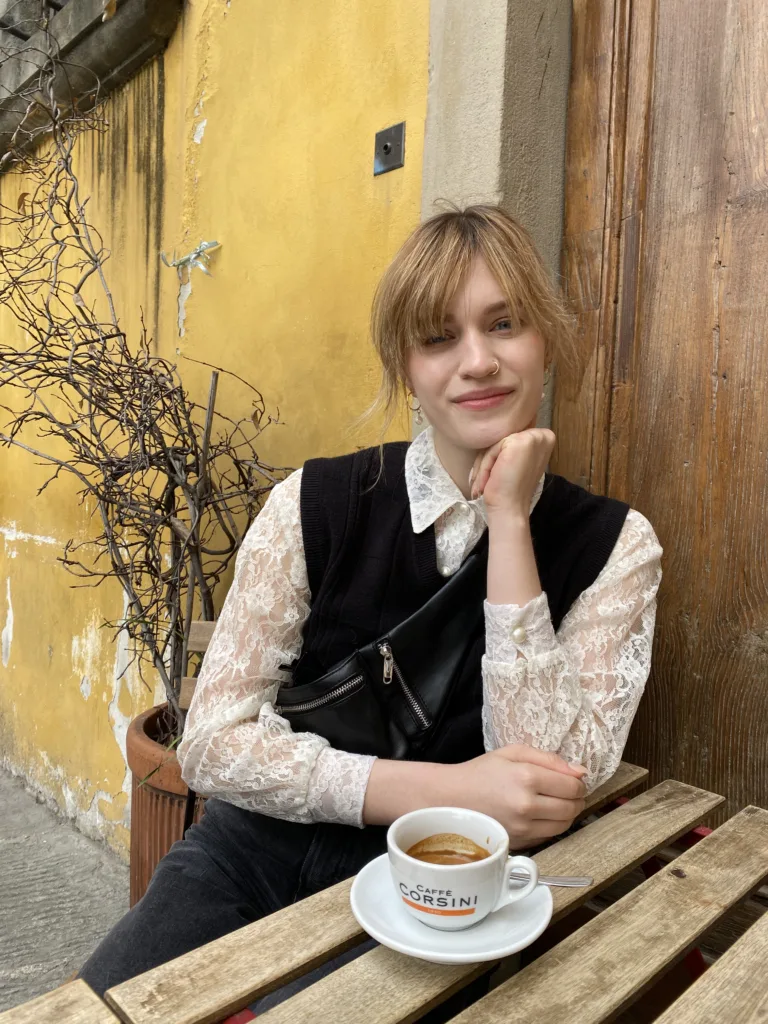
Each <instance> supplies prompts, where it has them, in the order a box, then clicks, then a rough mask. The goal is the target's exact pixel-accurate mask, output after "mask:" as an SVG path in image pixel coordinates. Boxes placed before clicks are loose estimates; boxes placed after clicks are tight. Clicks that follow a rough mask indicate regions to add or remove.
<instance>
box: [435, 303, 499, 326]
mask: <svg viewBox="0 0 768 1024" xmlns="http://www.w3.org/2000/svg"><path fill="white" fill-rule="evenodd" d="M508 312H509V303H508V302H507V300H506V299H502V300H501V302H493V303H492V304H491V305H490V306H486V307H485V309H484V310H483V316H492V315H493V314H494V313H508ZM455 319H456V317H455V316H454V315H453V314H452V313H446V316H445V322H446V323H453V321H454V320H455Z"/></svg>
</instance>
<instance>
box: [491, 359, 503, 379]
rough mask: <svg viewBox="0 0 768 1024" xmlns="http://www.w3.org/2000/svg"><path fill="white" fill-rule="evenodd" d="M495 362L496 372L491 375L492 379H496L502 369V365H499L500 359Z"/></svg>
mask: <svg viewBox="0 0 768 1024" xmlns="http://www.w3.org/2000/svg"><path fill="white" fill-rule="evenodd" d="M493 361H494V363H495V364H496V369H495V370H494V371H493V373H492V374H491V377H495V376H496V374H497V373H498V372H499V370H500V369H501V364H500V363H499V361H498V359H494V360H493Z"/></svg>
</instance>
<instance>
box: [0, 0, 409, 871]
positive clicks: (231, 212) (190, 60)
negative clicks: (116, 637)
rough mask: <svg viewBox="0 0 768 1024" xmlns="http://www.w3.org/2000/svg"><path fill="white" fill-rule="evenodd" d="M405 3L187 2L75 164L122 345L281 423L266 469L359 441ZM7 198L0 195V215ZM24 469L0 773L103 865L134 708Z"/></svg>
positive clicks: (399, 111) (10, 513) (98, 596)
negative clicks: (381, 158)
mask: <svg viewBox="0 0 768 1024" xmlns="http://www.w3.org/2000/svg"><path fill="white" fill-rule="evenodd" d="M428 7H429V4H428V0H416V2H413V0H367V2H366V3H364V4H361V3H360V2H359V0H325V2H324V3H321V4H310V3H308V2H307V0H281V3H279V4H275V3H274V2H273V0H188V2H187V4H185V8H184V15H183V19H182V22H181V23H180V25H179V27H178V29H177V31H176V34H175V35H174V37H173V39H172V40H171V43H170V45H169V47H168V50H167V51H166V53H165V55H164V57H163V58H162V59H160V60H157V61H154V62H152V63H151V64H150V65H148V66H147V67H145V68H144V69H143V70H142V71H141V72H140V73H139V74H138V75H137V76H136V78H135V79H133V80H132V81H131V82H130V83H129V85H128V86H127V87H126V88H124V89H122V90H121V91H120V92H119V93H117V94H114V95H113V96H112V97H111V98H110V99H109V101H108V103H107V111H106V114H107V118H108V120H109V122H110V131H109V132H108V133H107V134H106V135H104V136H94V137H92V138H91V139H89V140H88V142H87V144H86V145H84V146H82V147H81V150H80V153H79V156H78V163H79V172H80V178H81V183H82V186H83V192H84V194H91V195H92V196H93V200H92V204H91V219H92V221H93V222H94V223H95V224H96V225H98V226H99V227H100V228H101V229H102V233H103V234H104V236H105V240H106V243H107V244H108V245H109V246H110V247H111V249H112V252H113V255H112V259H111V260H110V262H109V264H108V267H107V276H108V278H109V281H110V283H111V285H112V287H113V290H114V293H115V297H116V303H117V308H118V311H119V315H120V317H121V321H122V323H123V325H124V326H125V327H126V329H127V330H128V332H129V336H133V337H135V336H136V331H137V328H138V324H139V311H140V310H141V309H143V311H144V316H145V320H146V322H147V325H148V329H149V332H150V334H151V335H152V336H153V338H154V339H155V341H154V345H155V350H156V351H159V353H160V354H162V355H165V356H170V357H173V358H176V356H178V357H179V359H180V369H181V372H182V375H183V377H184V380H185V382H186V383H187V385H188V387H189V388H190V389H191V391H192V393H193V395H195V396H196V397H197V398H198V399H199V400H200V401H204V398H205V394H206V392H207V382H208V373H209V371H207V370H205V369H204V368H202V367H199V366H196V365H195V364H191V363H188V364H185V363H184V360H183V359H181V358H180V357H181V356H184V355H188V356H191V357H193V358H196V359H203V360H208V361H211V362H214V363H217V364H219V365H221V366H223V367H228V368H231V369H233V370H235V371H236V372H238V373H239V374H242V375H243V376H244V377H246V378H247V379H249V380H250V381H251V382H253V383H254V384H255V385H256V386H257V387H259V388H260V390H261V391H262V392H263V394H264V396H265V399H266V402H267V407H268V409H269V410H270V411H272V412H274V411H276V409H277V408H278V407H279V412H280V419H281V420H282V422H283V425H282V426H274V427H270V428H269V430H268V431H267V432H266V433H265V434H264V435H263V438H262V440H263V444H262V446H261V452H260V453H261V455H262V456H263V458H265V459H266V460H267V461H270V462H272V463H273V464H275V465H291V466H297V465H300V464H301V463H302V462H303V460H304V459H306V458H308V457H310V456H313V455H319V454H337V453H340V452H342V451H344V450H349V449H351V448H353V447H354V446H356V445H360V444H365V443H370V442H372V441H373V440H375V438H376V428H375V425H373V426H371V427H369V428H368V429H367V432H365V433H363V434H357V435H351V434H350V433H349V427H350V425H351V424H352V422H353V420H354V419H355V418H356V417H357V415H358V414H359V413H360V412H362V410H363V409H364V408H365V407H366V405H367V404H368V403H369V402H370V400H371V398H372V397H373V395H374V393H375V390H376V383H377V370H376V365H375V361H374V357H373V353H372V351H371V350H370V348H369V346H368V343H367V317H368V310H369V306H370V300H371V295H372V291H373V288H374V286H375V282H376V280H377V279H378V276H379V275H380V273H381V271H382V269H383V268H384V266H385V265H386V263H387V261H388V260H389V259H390V258H391V256H392V254H393V253H394V251H395V250H396V248H397V247H398V245H399V244H400V242H401V241H402V240H403V238H404V237H405V236H406V234H407V233H408V231H409V230H410V229H411V228H412V227H413V226H414V225H415V224H416V223H417V222H418V219H419V198H420V189H421V159H422V143H423V133H424V121H425V114H426V90H427V61H428V20H429V11H428ZM401 120H405V121H406V122H407V138H406V165H405V167H404V168H403V169H402V170H398V171H394V172H392V173H389V174H386V175H382V176H380V177H378V178H374V177H373V175H372V162H373V141H374V133H375V132H376V131H377V130H379V129H381V128H383V127H386V126H388V125H390V124H393V123H396V122H398V121H401ZM17 188H18V182H17V181H14V179H13V177H12V176H6V177H5V178H2V179H0V199H2V201H3V202H6V203H8V202H10V203H13V202H14V199H15V192H14V190H15V189H17ZM9 192H10V193H11V194H10V195H9ZM201 239H206V240H209V239H216V240H217V241H219V242H221V244H222V248H221V250H220V251H219V252H218V253H217V254H216V255H215V256H214V258H213V261H212V264H211V270H212V273H213V276H212V277H211V278H207V277H205V276H203V275H202V274H201V273H200V272H199V271H194V272H193V275H192V278H191V284H192V290H191V293H190V294H189V295H188V296H187V297H186V300H185V302H184V303H183V313H184V319H183V324H182V326H183V336H180V333H179V321H180V307H179V290H180V283H179V280H178V278H177V275H176V272H175V271H174V270H170V269H166V268H165V267H163V266H162V265H161V264H160V261H159V258H158V253H159V250H161V249H163V250H165V251H166V253H168V254H169V255H170V254H171V253H172V252H173V250H174V249H175V250H176V253H177V255H181V254H183V253H186V252H188V251H189V250H190V249H192V248H194V247H195V246H196V245H197V244H198V243H199V242H200V241H201ZM3 326H4V327H5V328H6V329H7V321H4V322H3ZM248 401H249V400H248V395H247V392H246V391H245V390H244V389H243V388H242V387H241V386H239V385H237V386H235V385H233V384H231V383H227V382H226V381H224V382H222V387H221V388H220V400H219V405H220V408H222V409H223V410H225V411H226V412H227V413H229V414H230V415H232V416H235V417H239V416H241V415H247V414H248V412H249V405H248ZM0 415H1V414H0ZM406 430H407V425H406V422H405V419H403V421H402V422H401V423H400V425H399V429H398V431H397V432H396V435H393V436H405V434H406ZM45 475H46V474H45V471H44V470H42V469H40V468H38V467H35V466H34V465H33V461H32V459H31V458H30V457H29V456H28V455H26V454H25V453H23V452H18V451H14V450H11V451H9V450H7V449H0V480H1V481H2V487H0V536H2V539H3V543H2V544H0V628H1V629H2V661H0V758H2V760H3V762H4V763H5V764H6V765H8V766H10V767H11V768H12V769H13V770H14V771H18V772H20V773H22V774H23V775H24V776H26V778H27V779H28V780H29V782H30V783H31V785H32V786H33V787H34V788H36V789H37V790H38V791H39V792H40V793H41V794H42V795H43V796H45V797H46V798H47V799H50V800H52V801H54V802H55V803H56V804H57V805H58V806H59V807H61V808H63V809H64V810H65V811H66V813H67V814H68V815H70V816H71V817H73V818H76V819H77V820H78V823H79V824H80V826H81V827H82V828H83V829H84V830H86V831H90V832H92V833H94V834H100V835H102V836H104V837H105V838H106V839H107V841H108V842H109V843H110V844H111V845H112V846H113V847H114V848H116V849H118V850H119V851H121V852H125V851H126V850H127V842H128V832H127V825H128V814H127V812H128V794H129V782H130V780H129V776H128V774H127V772H126V767H125V761H124V754H123V750H124V734H125V729H126V727H127V724H128V722H129V721H130V719H131V718H132V717H133V716H134V715H136V714H137V713H138V712H139V711H141V710H143V709H144V708H145V707H147V706H148V705H149V704H150V703H152V702H153V700H154V697H155V696H156V695H154V694H152V693H150V692H149V691H148V690H147V689H146V688H145V687H144V686H142V684H141V682H140V680H138V679H137V677H136V675H135V673H133V672H128V673H127V674H126V675H124V676H123V678H122V680H118V679H117V677H118V675H119V674H120V672H121V671H122V669H123V668H124V666H125V659H126V651H125V649H124V647H123V646H122V645H121V644H116V643H115V642H114V641H113V637H112V636H111V634H109V633H108V632H107V631H105V630H103V629H101V628H100V623H101V622H102V621H103V620H104V619H105V618H116V617H119V615H120V610H121V608H122V598H121V595H120V593H119V590H118V589H117V588H116V587H111V588H109V587H104V588H100V589H99V590H92V589H77V590H73V589H71V584H72V583H73V582H74V581H73V580H72V578H71V577H69V576H68V575H67V573H66V572H65V570H64V569H63V568H62V567H61V566H59V565H58V564H57V562H56V559H57V556H58V555H59V554H60V553H61V551H62V548H63V545H64V543H65V541H66V540H67V539H68V538H69V537H75V538H78V539H82V538H87V536H88V530H89V526H88V519H87V510H83V509H81V508H80V507H78V505H77V499H76V497H75V494H74V488H73V486H72V485H71V484H70V483H68V482H64V483H58V484H54V485H52V487H51V488H50V489H49V490H47V491H45V492H44V493H43V494H42V495H41V496H39V497H36V496H35V491H36V488H37V487H38V486H39V485H40V483H41V482H42V481H43V480H44V479H45ZM219 600H221V594H220V595H219Z"/></svg>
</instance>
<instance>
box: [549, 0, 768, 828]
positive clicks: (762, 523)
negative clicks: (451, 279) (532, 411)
mask: <svg viewBox="0 0 768 1024" xmlns="http://www.w3.org/2000/svg"><path fill="white" fill-rule="evenodd" d="M598 9H599V10H598ZM622 19H623V20H622ZM585 20H587V21H590V22H591V23H595V22H600V23H601V24H602V25H603V26H605V25H607V24H608V22H609V21H610V22H611V23H612V26H613V32H612V35H611V37H610V45H609V47H608V49H609V50H610V61H611V66H612V71H611V75H610V82H611V86H610V98H609V101H608V111H609V122H608V123H609V130H608V131H607V137H606V133H603V134H600V133H593V135H592V137H591V139H590V145H591V146H593V149H592V150H591V151H589V150H585V149H584V147H583V146H581V148H579V145H577V144H576V141H575V140H573V144H571V142H572V140H571V135H572V134H573V133H574V132H576V131H579V130H580V125H582V124H583V122H584V120H585V118H586V117H587V116H588V115H589V116H595V114H596V113H599V114H601V115H602V114H604V113H605V110H606V100H605V86H604V81H605V78H606V72H605V68H604V67H602V66H601V67H600V72H599V83H598V84H601V85H602V91H601V89H600V88H598V86H597V85H596V86H595V87H594V88H593V89H592V90H590V89H588V88H585V87H584V85H583V84H581V85H580V86H579V89H578V90H577V91H576V92H574V93H573V94H572V96H571V105H570V108H569V110H570V120H569V146H568V159H569V160H570V159H571V158H572V157H573V158H578V160H580V161H581V165H580V172H579V173H581V174H582V176H583V175H584V171H585V170H586V171H587V177H588V176H589V175H590V173H591V170H592V169H593V168H594V174H595V181H597V182H598V183H602V185H601V187H602V189H603V200H604V213H603V219H602V234H603V237H604V239H605V240H606V242H605V245H604V247H603V249H602V250H601V251H600V252H598V251H597V249H596V247H594V246H593V247H592V249H588V248H587V247H586V246H585V245H584V244H583V241H582V240H583V238H584V237H585V235H584V232H585V231H586V232H588V234H589V235H590V237H594V236H595V234H596V233H597V232H599V231H600V225H596V223H595V220H596V218H597V212H596V211H597V209H598V207H599V200H598V197H596V196H592V197H591V204H586V203H585V201H584V197H583V189H581V190H580V189H579V188H577V186H576V184H575V182H576V181H577V179H578V174H577V173H576V171H577V168H576V166H574V167H572V168H571V169H570V172H569V176H568V191H567V194H566V238H565V245H564V250H565V255H564V271H565V278H566V285H567V287H568V289H569V294H570V295H571V296H572V298H573V299H574V300H575V303H576V306H577V310H578V311H579V314H580V317H581V319H582V323H583V331H582V337H581V344H582V354H581V358H582V364H583V367H584V369H585V372H584V374H583V376H582V378H581V379H580V380H576V381H574V382H570V381H563V380H562V379H560V378H559V379H558V384H557V393H556V396H555V411H554V417H553V423H554V428H555V429H556V431H557V432H558V434H559V438H560V440H559V442H558V449H557V459H556V468H557V471H558V472H562V473H563V474H564V475H566V476H569V477H570V478H571V479H574V480H576V481H577V482H582V483H585V484H586V485H587V486H589V487H590V488H591V489H593V490H595V491H603V492H605V493H609V494H612V495H615V496H616V497H621V498H624V499H625V500H627V501H629V502H630V503H631V504H632V505H633V506H634V507H635V508H638V509H639V510H640V511H641V512H643V513H644V514H646V515H647V516H648V518H649V519H650V520H651V522H652V523H653V525H654V527H655V529H656V532H657V533H658V535H659V538H660V540H661V542H662V544H663V546H664V549H665V555H664V582H663V584H662V591H661V595H660V600H659V614H658V621H657V636H656V645H655V651H654V667H653V672H652V676H651V680H650V681H649V685H648V690H647V694H646V697H645V698H644V701H643V703H642V705H641V709H640V712H639V713H638V717H637V720H636V723H635V725H634V727H633V730H632V735H631V738H630V744H629V747H628V751H627V756H628V757H629V758H630V759H631V760H634V761H636V762H637V763H639V764H645V765H647V766H648V767H649V768H650V769H651V777H652V780H653V781H658V780H659V779H660V778H662V777H664V776H668V775H672V776H673V777H675V778H679V779H683V780H685V781H686V782H690V783H692V784H694V785H698V786H702V787H704V788H707V789H711V790H714V791H716V792H722V793H725V794H726V795H727V796H728V798H729V803H728V805H727V807H726V810H725V811H724V815H725V814H732V813H733V812H734V811H736V810H737V809H739V808H740V807H742V806H744V804H745V803H749V802H753V803H758V804H762V805H763V806H765V805H768V551H766V548H767V547H768V397H767V394H768V389H767V387H766V385H767V384H768V326H767V325H768V308H767V307H768V167H767V164H768V137H767V136H768V111H767V110H766V106H768V85H767V83H768V5H766V4H763V3H760V2H759V0H741V2H739V0H656V2H650V0H632V2H631V3H630V2H629V0H626V2H625V0H610V2H604V0H596V2H595V3H594V4H592V3H590V4H588V7H587V6H583V5H580V4H575V5H574V35H579V34H581V35H582V36H583V35H584V33H585V29H584V26H583V24H582V22H584V21H585ZM624 26H626V29H625V28H624ZM591 38H592V39H593V45H594V46H595V47H596V48H597V50H598V51H599V52H596V55H595V56H594V58H591V57H590V53H589V51H588V49H585V48H584V47H583V46H580V47H576V46H574V51H573V54H574V68H573V77H574V80H575V81H579V80H580V79H582V78H583V77H584V76H589V75H590V74H592V69H593V68H595V67H597V66H599V65H600V62H601V61H604V60H605V52H606V38H607V34H606V30H605V28H603V32H602V35H599V36H594V34H593V37H591ZM577 64H578V66H577ZM601 169H605V170H604V171H603V170H601ZM601 175H602V176H601ZM572 193H573V197H572ZM580 242H581V245H580V247H579V243H580ZM574 252H580V253H586V255H585V256H584V259H585V260H586V262H587V263H588V266H587V267H586V268H584V267H580V269H579V272H578V274H576V273H574V272H573V270H572V269H570V268H569V263H572V262H573V261H574V257H573V253H574ZM594 280H599V281H600V309H599V311H596V310H595V309H594V301H592V302H591V303H590V302H589V301H588V299H589V297H590V296H594V292H595V289H594V287H591V288H590V289H589V290H588V291H587V290H585V289H584V288H583V286H581V287H578V288H576V283H577V282H583V281H590V282H591V281H594ZM574 289H575V290H574ZM585 296H586V297H587V298H586V299H585ZM601 367H603V368H604V367H608V368H609V369H608V372H607V383H606V381H605V380H603V379H601ZM587 371H588V374H587ZM587 438H589V439H590V443H589V447H588V449H582V450H581V451H579V450H577V449H578V446H579V445H584V444H585V443H586V439H587Z"/></svg>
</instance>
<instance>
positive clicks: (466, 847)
mask: <svg viewBox="0 0 768 1024" xmlns="http://www.w3.org/2000/svg"><path fill="white" fill-rule="evenodd" d="M405 852H406V853H407V854H408V856H409V857H413V858H415V859H416V860H423V861H426V862H427V863H428V864H453V865H456V864H474V863H475V862H476V861H478V860H485V858H486V857H490V855H491V854H490V852H489V851H488V850H486V849H485V848H484V847H482V846H478V844H477V843H476V842H474V841H473V840H472V839H468V838H467V837H466V836H460V835H458V834H457V833H455V832H438V833H437V834H436V835H433V836H427V838H426V839H420V840H419V841H418V843H414V844H413V846H411V847H410V848H409V849H408V850H406V851H405Z"/></svg>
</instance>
